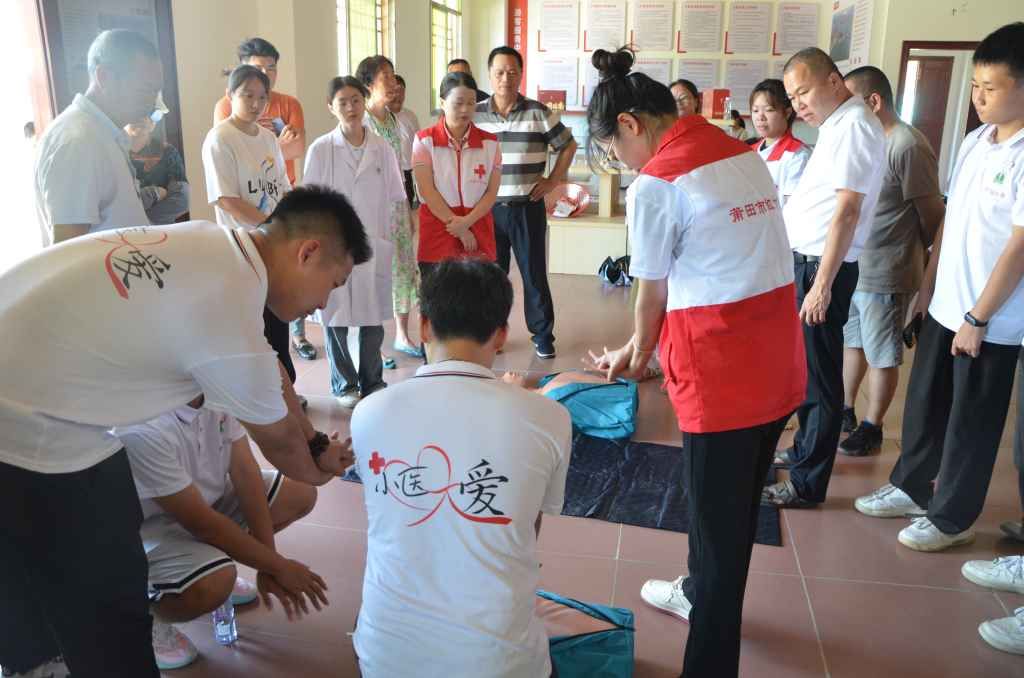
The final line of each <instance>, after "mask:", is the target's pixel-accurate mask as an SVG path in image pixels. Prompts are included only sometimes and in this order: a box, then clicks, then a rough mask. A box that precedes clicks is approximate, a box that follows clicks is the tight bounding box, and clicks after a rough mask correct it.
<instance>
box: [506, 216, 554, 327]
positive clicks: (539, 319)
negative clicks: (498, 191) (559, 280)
mask: <svg viewBox="0 0 1024 678" xmlns="http://www.w3.org/2000/svg"><path fill="white" fill-rule="evenodd" d="M492 212H493V214H494V241H495V245H496V246H497V251H498V265H499V266H501V268H502V269H504V271H505V272H506V273H508V271H509V268H510V267H511V263H512V261H511V254H515V257H516V265H517V266H519V273H520V274H521V275H522V277H523V310H524V311H525V312H526V328H527V329H528V330H530V334H532V335H533V343H534V344H535V345H538V346H539V345H541V344H544V343H554V341H555V334H554V331H555V306H554V302H552V300H551V288H550V287H549V286H548V256H547V233H548V215H547V212H545V211H544V201H543V200H538V201H536V202H515V203H495V205H494V209H493V210H492Z"/></svg>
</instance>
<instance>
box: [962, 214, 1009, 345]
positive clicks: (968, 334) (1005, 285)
mask: <svg viewBox="0 0 1024 678" xmlns="http://www.w3.org/2000/svg"><path fill="white" fill-rule="evenodd" d="M1021 279H1024V226H1014V227H1013V233H1012V234H1011V235H1010V240H1009V241H1008V242H1007V243H1006V247H1004V248H1003V252H1002V254H1000V255H999V259H997V260H996V266H995V268H994V269H992V275H990V276H989V278H988V282H986V283H985V289H983V290H982V291H981V296H979V297H978V301H977V303H975V304H974V308H972V309H971V311H970V313H971V315H973V316H974V317H975V318H977V319H978V320H980V321H982V322H986V323H987V322H988V321H989V320H991V319H992V316H994V315H995V314H996V313H997V312H999V309H1001V308H1002V307H1003V304H1005V303H1006V300H1007V299H1009V298H1010V295H1011V294H1013V291H1014V290H1015V289H1017V285H1019V284H1020V281H1021ZM987 330H988V328H987V327H975V326H974V325H971V324H970V323H968V322H967V321H966V320H965V321H964V323H963V324H962V325H961V326H960V329H959V330H958V331H957V333H956V336H954V337H953V346H952V348H951V349H950V350H951V352H952V353H953V355H969V356H971V357H972V358H977V357H978V354H979V353H980V352H981V342H982V341H984V339H985V333H986V331H987Z"/></svg>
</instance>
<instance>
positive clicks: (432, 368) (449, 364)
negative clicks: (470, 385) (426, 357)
mask: <svg viewBox="0 0 1024 678" xmlns="http://www.w3.org/2000/svg"><path fill="white" fill-rule="evenodd" d="M416 376H417V377H440V376H452V377H479V378H484V379H494V378H495V377H494V372H493V371H492V370H491V369H490V368H487V367H484V366H483V365H481V364H480V363H470V362H466V361H464V360H442V361H441V362H438V363H431V364H430V365H424V366H423V367H421V368H419V369H418V370H416Z"/></svg>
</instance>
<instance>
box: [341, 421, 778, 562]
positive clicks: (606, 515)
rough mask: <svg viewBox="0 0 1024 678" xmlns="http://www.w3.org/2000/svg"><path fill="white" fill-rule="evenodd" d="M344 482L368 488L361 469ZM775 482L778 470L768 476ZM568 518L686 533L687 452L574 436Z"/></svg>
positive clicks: (764, 529)
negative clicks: (685, 461)
mask: <svg viewBox="0 0 1024 678" xmlns="http://www.w3.org/2000/svg"><path fill="white" fill-rule="evenodd" d="M343 479H344V480H350V481H352V482H357V483H358V482H362V481H361V480H360V478H359V476H358V475H357V474H356V472H355V469H353V470H352V471H350V472H349V473H347V474H346V475H345V476H344V478H343ZM767 481H768V482H769V483H771V482H775V469H771V470H770V471H769V472H768V479H767ZM562 514H563V515H567V516H577V517H580V518H596V519H598V520H606V521H608V522H612V523H625V524H626V525H636V526H638V527H653V528H657V529H661V530H672V531H674V532H686V531H687V528H688V527H689V525H690V517H689V513H688V512H687V508H686V487H685V486H684V484H683V450H682V448H681V447H673V446H671V445H657V444H655V443H636V442H632V441H628V440H605V439H604V438H594V437H592V436H588V435H586V434H583V433H580V432H579V431H574V433H573V441H572V460H571V461H570V462H569V472H568V474H567V476H566V480H565V505H564V506H563V508H562ZM756 541H757V543H758V544H766V545H768V546H782V528H781V525H780V523H779V509H777V508H775V507H774V506H762V507H761V510H760V512H759V513H758V517H757V539H756Z"/></svg>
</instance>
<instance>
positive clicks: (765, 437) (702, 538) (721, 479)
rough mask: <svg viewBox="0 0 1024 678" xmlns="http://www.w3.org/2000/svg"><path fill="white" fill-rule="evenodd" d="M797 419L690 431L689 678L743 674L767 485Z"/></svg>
mask: <svg viewBox="0 0 1024 678" xmlns="http://www.w3.org/2000/svg"><path fill="white" fill-rule="evenodd" d="M789 416H790V415H788V414H787V415H786V416H785V417H783V418H781V419H779V420H777V421H773V422H770V423H768V424H762V425H760V426H753V427H750V428H744V429H738V430H735V431H723V432H721V433H683V455H684V459H685V461H686V471H685V472H686V475H687V482H688V483H689V485H688V488H687V489H688V496H687V503H688V506H689V510H690V555H689V560H688V569H689V576H687V578H686V579H685V580H684V581H683V591H684V593H686V598H687V599H688V600H689V601H690V603H691V604H692V605H693V609H692V610H691V611H690V636H689V639H688V640H687V641H686V654H685V656H684V658H683V675H684V676H687V677H688V678H705V677H707V678H712V677H713V678H727V677H728V676H736V675H737V673H738V671H739V663H740V625H741V622H742V618H743V596H744V593H745V591H746V588H747V572H748V570H749V569H750V556H751V553H752V552H753V550H754V537H755V535H756V534H757V514H758V511H759V510H760V508H761V490H762V489H763V487H764V481H765V477H766V475H767V474H768V469H769V467H770V466H771V463H772V458H773V456H774V454H775V446H776V445H778V444H779V437H780V436H781V435H782V430H783V428H784V427H785V425H786V421H787V420H788V419H789Z"/></svg>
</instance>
